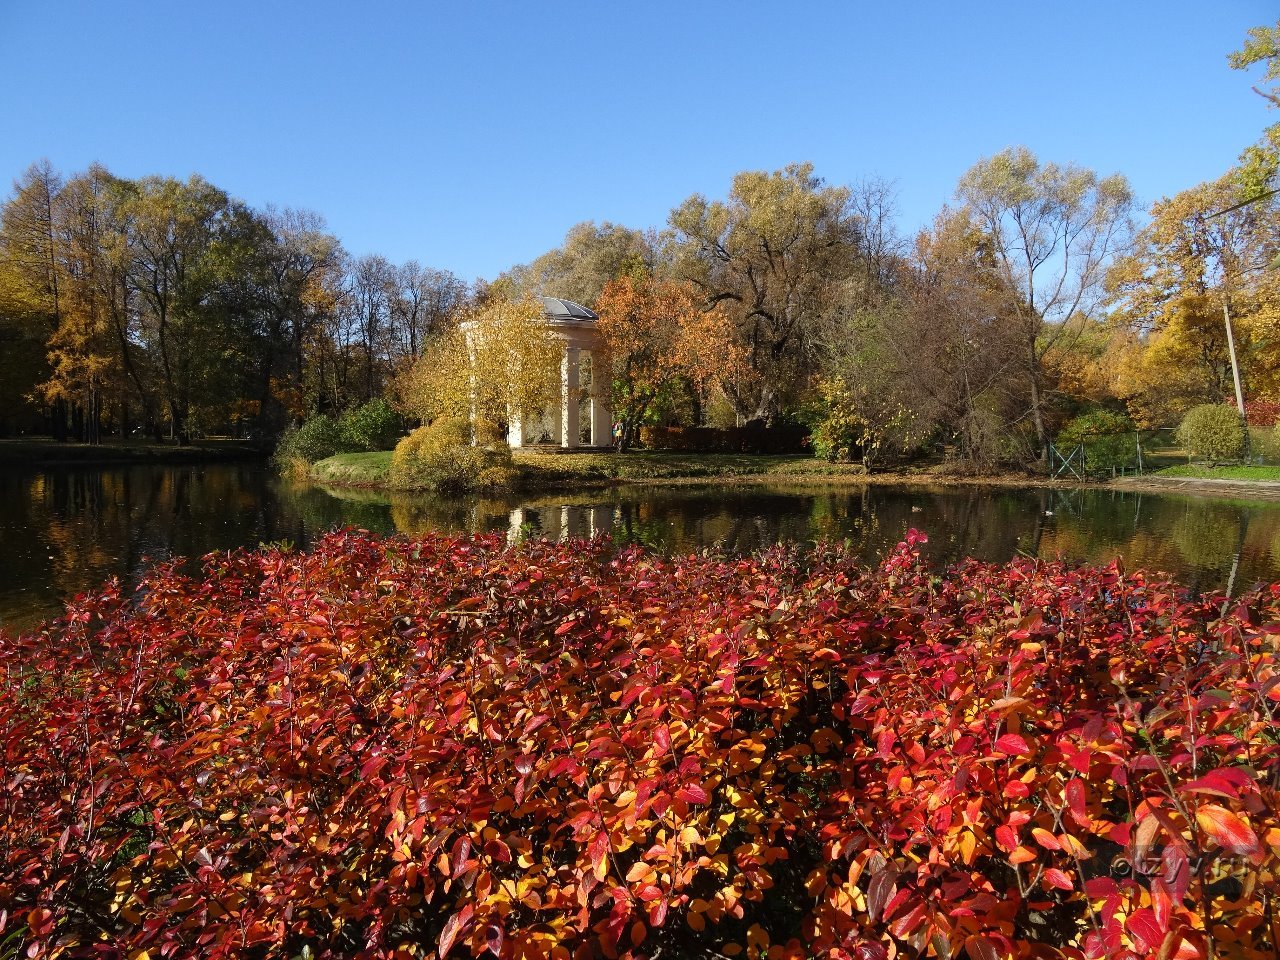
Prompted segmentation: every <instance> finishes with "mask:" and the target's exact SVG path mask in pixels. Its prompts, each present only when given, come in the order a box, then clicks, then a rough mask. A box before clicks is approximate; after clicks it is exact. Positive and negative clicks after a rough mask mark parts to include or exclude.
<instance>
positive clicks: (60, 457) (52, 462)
mask: <svg viewBox="0 0 1280 960" xmlns="http://www.w3.org/2000/svg"><path fill="white" fill-rule="evenodd" d="M265 456H266V454H264V453H263V452H262V450H260V449H259V448H258V447H256V446H254V445H253V444H252V443H251V442H250V441H248V440H199V441H194V442H192V443H190V444H188V445H186V446H179V445H178V444H176V443H174V444H167V443H159V444H157V443H130V442H127V441H126V442H123V443H122V442H120V441H107V442H104V443H98V444H90V443H79V442H75V441H68V442H65V443H59V442H58V441H57V440H44V439H41V440H27V439H17V440H12V439H11V440H0V467H29V468H33V469H40V468H45V467H67V466H72V467H107V466H121V465H127V464H146V463H154V464H162V463H177V464H181V463H217V462H231V461H247V460H261V459H264V458H265Z"/></svg>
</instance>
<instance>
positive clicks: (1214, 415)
mask: <svg viewBox="0 0 1280 960" xmlns="http://www.w3.org/2000/svg"><path fill="white" fill-rule="evenodd" d="M1178 442H1179V443H1180V444H1182V448H1183V449H1184V450H1186V451H1187V454H1188V456H1191V457H1197V458H1199V459H1201V460H1208V461H1210V462H1212V463H1218V462H1221V461H1224V460H1239V459H1241V458H1243V457H1244V451H1245V436H1244V424H1243V423H1241V422H1240V413H1239V412H1238V411H1237V410H1236V409H1235V408H1234V407H1229V406H1227V405H1226V404H1225V403H1204V404H1201V405H1200V406H1198V407H1192V408H1191V409H1190V410H1188V411H1187V415H1186V416H1185V417H1183V418H1182V424H1181V425H1180V426H1179V427H1178Z"/></svg>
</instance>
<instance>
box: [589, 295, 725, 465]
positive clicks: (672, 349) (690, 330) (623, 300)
mask: <svg viewBox="0 0 1280 960" xmlns="http://www.w3.org/2000/svg"><path fill="white" fill-rule="evenodd" d="M596 312H597V313H598V314H599V315H600V334H601V336H602V337H603V338H604V340H605V343H606V344H607V354H608V356H609V358H610V359H611V363H612V366H613V410H614V413H615V414H616V415H617V417H618V419H619V420H620V421H621V422H622V424H623V429H624V431H625V435H626V438H627V440H628V441H630V439H631V438H632V437H633V436H634V435H635V431H636V430H637V429H638V428H639V427H640V425H641V424H643V423H645V422H647V421H648V419H649V417H650V415H651V414H652V412H653V410H654V407H655V405H656V404H658V403H659V401H660V400H662V399H666V400H668V401H672V400H673V397H674V395H675V394H676V393H677V392H679V391H681V390H684V391H687V392H688V393H689V395H690V399H691V400H692V402H693V406H694V409H695V413H694V419H695V421H696V420H698V419H700V417H699V415H698V410H700V409H701V407H702V406H703V405H704V404H705V402H706V395H707V391H708V390H709V389H712V388H715V389H720V390H722V391H725V390H733V389H735V388H741V387H742V384H740V383H737V382H736V381H735V379H734V378H735V377H741V376H743V375H746V374H748V373H749V371H747V370H746V369H745V364H744V363H743V358H742V356H741V353H740V351H739V350H738V349H737V347H736V345H735V343H734V341H733V331H732V330H731V329H730V328H729V326H728V324H727V323H726V317H725V314H724V312H723V311H721V310H712V311H705V310H704V309H703V308H702V303H701V298H700V297H699V295H698V291H697V290H696V289H695V288H693V287H692V285H690V284H689V283H687V282H680V281H675V280H662V279H659V278H657V277H653V276H651V275H646V274H644V273H642V272H639V273H638V275H624V276H622V277H619V278H618V279H617V280H611V281H610V282H609V283H608V284H606V285H605V288H604V291H603V292H602V293H601V294H600V296H599V298H598V299H597V300H596Z"/></svg>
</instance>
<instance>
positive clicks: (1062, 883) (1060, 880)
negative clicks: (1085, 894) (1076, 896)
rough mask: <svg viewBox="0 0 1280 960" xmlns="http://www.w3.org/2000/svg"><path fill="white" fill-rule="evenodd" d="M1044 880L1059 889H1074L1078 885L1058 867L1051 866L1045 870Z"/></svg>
mask: <svg viewBox="0 0 1280 960" xmlns="http://www.w3.org/2000/svg"><path fill="white" fill-rule="evenodd" d="M1044 882H1045V883H1047V884H1049V886H1051V887H1057V888H1058V889H1059V890H1074V889H1075V886H1076V885H1075V884H1074V883H1073V882H1072V881H1071V878H1070V877H1069V876H1067V875H1066V874H1065V873H1063V872H1062V871H1061V870H1059V869H1058V868H1057V867H1050V868H1049V869H1048V870H1046V871H1045V872H1044Z"/></svg>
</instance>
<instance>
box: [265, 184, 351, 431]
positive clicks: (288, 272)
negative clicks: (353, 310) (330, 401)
mask: <svg viewBox="0 0 1280 960" xmlns="http://www.w3.org/2000/svg"><path fill="white" fill-rule="evenodd" d="M262 219H263V221H264V223H265V225H266V227H267V235H266V243H265V245H264V247H263V248H262V250H261V251H260V258H261V260H260V266H259V270H258V273H259V276H260V278H261V280H260V284H259V288H258V297H259V300H260V304H261V308H262V310H263V311H264V313H265V314H266V324H267V327H268V332H269V336H270V338H271V339H272V340H273V341H274V342H276V343H277V344H279V345H280V351H279V356H277V357H276V358H275V362H274V364H273V366H272V368H271V371H270V373H269V378H270V379H269V388H270V395H269V398H268V399H269V402H270V403H272V404H278V405H279V406H280V408H281V409H282V411H283V413H284V416H285V417H286V418H288V419H298V418H300V417H302V416H303V415H305V414H306V413H307V412H308V411H309V409H310V408H311V407H312V405H313V403H314V398H310V399H309V398H308V396H307V394H308V387H309V386H310V384H309V382H308V377H307V374H308V369H307V367H308V363H307V361H308V354H309V352H312V350H311V348H312V346H313V341H314V338H315V335H316V333H317V331H318V330H319V329H320V328H321V326H322V325H323V324H324V322H325V320H326V318H327V317H328V316H329V315H330V314H331V313H332V311H333V309H334V305H335V303H336V301H337V298H338V294H337V288H338V286H339V281H340V277H341V273H340V268H341V264H342V261H343V253H342V247H341V245H340V244H339V243H338V239H337V238H336V237H334V236H333V235H332V234H330V233H328V232H327V230H326V228H325V222H324V218H323V217H321V216H320V215H319V214H316V213H313V212H311V211H307V210H293V209H283V210H280V209H275V208H272V207H268V208H267V210H266V211H265V212H264V213H263V215H262Z"/></svg>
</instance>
